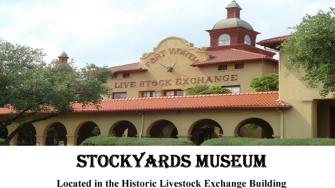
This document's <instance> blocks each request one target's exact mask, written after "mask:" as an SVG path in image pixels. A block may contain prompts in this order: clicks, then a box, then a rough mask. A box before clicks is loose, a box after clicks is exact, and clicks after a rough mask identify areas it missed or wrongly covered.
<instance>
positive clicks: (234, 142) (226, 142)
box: [202, 137, 335, 146]
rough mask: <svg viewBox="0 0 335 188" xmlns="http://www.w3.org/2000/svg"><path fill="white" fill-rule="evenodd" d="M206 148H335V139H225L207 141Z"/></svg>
mask: <svg viewBox="0 0 335 188" xmlns="http://www.w3.org/2000/svg"><path fill="white" fill-rule="evenodd" d="M202 145H204V146H335V139H327V138H311V139H279V138H278V139H257V138H242V137H223V138H216V139H211V140H207V141H205V142H204V143H203V144H202Z"/></svg>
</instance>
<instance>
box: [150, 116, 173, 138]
mask: <svg viewBox="0 0 335 188" xmlns="http://www.w3.org/2000/svg"><path fill="white" fill-rule="evenodd" d="M150 127H151V128H150V129H149V136H150V137H152V138H177V137H178V130H177V128H176V126H175V125H174V124H173V123H172V122H171V121H168V120H158V121H156V122H154V123H152V124H151V126H150Z"/></svg>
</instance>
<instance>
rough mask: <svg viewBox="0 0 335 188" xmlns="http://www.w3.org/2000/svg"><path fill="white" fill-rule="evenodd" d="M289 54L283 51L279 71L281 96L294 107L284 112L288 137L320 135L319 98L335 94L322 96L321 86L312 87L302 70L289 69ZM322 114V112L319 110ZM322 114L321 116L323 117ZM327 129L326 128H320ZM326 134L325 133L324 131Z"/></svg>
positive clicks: (330, 96) (331, 97)
mask: <svg viewBox="0 0 335 188" xmlns="http://www.w3.org/2000/svg"><path fill="white" fill-rule="evenodd" d="M286 62H287V54H286V53H285V52H283V51H281V55H280V71H279V91H280V92H279V97H280V99H281V100H283V101H285V102H287V103H289V104H290V105H291V106H292V108H291V109H289V110H287V111H285V113H284V116H285V117H284V125H285V131H284V132H285V137H286V138H311V137H317V136H318V126H326V125H325V124H323V123H322V122H321V121H319V124H318V108H317V106H318V105H317V103H318V100H325V99H333V95H329V96H326V97H322V96H320V92H319V91H320V88H310V87H308V86H307V83H306V82H305V81H303V80H302V78H303V75H304V72H303V71H302V70H300V71H298V70H288V69H287V67H286V66H285V63H286ZM319 115H320V112H319ZM321 118H322V116H319V119H321ZM319 130H320V131H325V129H319ZM323 135H325V133H323Z"/></svg>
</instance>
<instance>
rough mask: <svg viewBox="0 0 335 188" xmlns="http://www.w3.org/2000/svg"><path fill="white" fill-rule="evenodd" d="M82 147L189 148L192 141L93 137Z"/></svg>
mask: <svg viewBox="0 0 335 188" xmlns="http://www.w3.org/2000/svg"><path fill="white" fill-rule="evenodd" d="M81 145H84V146H191V145H193V143H192V141H190V140H187V139H175V138H141V139H139V138H134V137H111V136H95V137H90V138H88V139H86V140H85V141H84V142H83V143H82V144H81Z"/></svg>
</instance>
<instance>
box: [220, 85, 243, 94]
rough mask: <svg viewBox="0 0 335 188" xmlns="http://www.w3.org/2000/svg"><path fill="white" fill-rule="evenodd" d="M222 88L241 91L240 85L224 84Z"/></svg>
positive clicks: (232, 91) (233, 91)
mask: <svg viewBox="0 0 335 188" xmlns="http://www.w3.org/2000/svg"><path fill="white" fill-rule="evenodd" d="M223 88H226V89H229V90H230V91H231V93H241V86H224V87H223Z"/></svg>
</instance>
